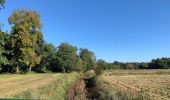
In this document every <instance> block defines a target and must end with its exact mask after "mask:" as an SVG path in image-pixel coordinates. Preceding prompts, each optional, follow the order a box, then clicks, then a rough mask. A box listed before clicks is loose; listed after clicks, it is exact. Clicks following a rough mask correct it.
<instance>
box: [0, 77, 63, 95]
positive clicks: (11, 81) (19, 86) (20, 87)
mask: <svg viewBox="0 0 170 100" xmlns="http://www.w3.org/2000/svg"><path fill="white" fill-rule="evenodd" d="M62 76H63V74H28V75H16V74H14V75H0V84H1V85H0V98H6V97H13V96H14V95H15V94H18V93H21V92H23V91H26V90H31V89H36V88H38V87H42V86H44V85H46V84H48V83H50V82H53V81H56V80H58V79H60V78H61V77H62Z"/></svg>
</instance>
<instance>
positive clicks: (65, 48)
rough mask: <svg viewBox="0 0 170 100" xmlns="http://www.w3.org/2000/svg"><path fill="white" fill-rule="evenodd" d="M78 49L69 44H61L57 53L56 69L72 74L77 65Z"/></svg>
mask: <svg viewBox="0 0 170 100" xmlns="http://www.w3.org/2000/svg"><path fill="white" fill-rule="evenodd" d="M77 57H78V56H77V48H76V47H74V46H72V45H69V44H68V43H61V45H60V46H59V47H58V51H57V53H56V62H57V63H58V64H57V65H58V66H56V67H58V68H57V69H58V70H60V71H65V72H70V71H73V70H74V69H75V66H76V65H77V61H78V60H77Z"/></svg>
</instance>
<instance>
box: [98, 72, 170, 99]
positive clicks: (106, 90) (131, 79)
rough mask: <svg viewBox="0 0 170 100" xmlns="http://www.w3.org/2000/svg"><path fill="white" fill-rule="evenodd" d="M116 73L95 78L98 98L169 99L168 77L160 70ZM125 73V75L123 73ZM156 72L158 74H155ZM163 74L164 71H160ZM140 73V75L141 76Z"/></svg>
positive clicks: (108, 73) (107, 73)
mask: <svg viewBox="0 0 170 100" xmlns="http://www.w3.org/2000/svg"><path fill="white" fill-rule="evenodd" d="M119 72H121V73H120V74H119V73H118V72H116V71H115V72H114V71H113V72H111V71H106V72H104V73H103V74H102V75H100V76H98V77H96V86H97V90H98V91H99V94H100V96H101V97H100V98H103V99H109V100H122V99H123V100H134V99H135V100H168V99H170V89H169V86H170V75H169V74H167V73H166V72H167V71H165V74H161V75H160V74H159V72H160V70H157V71H156V70H153V71H152V70H149V71H147V72H146V73H148V74H143V72H144V71H140V70H137V72H136V71H135V70H132V71H129V72H130V73H127V71H126V70H122V71H121V70H119ZM123 72H125V73H123ZM157 72H158V74H157ZM161 72H164V70H161ZM141 73H142V74H141Z"/></svg>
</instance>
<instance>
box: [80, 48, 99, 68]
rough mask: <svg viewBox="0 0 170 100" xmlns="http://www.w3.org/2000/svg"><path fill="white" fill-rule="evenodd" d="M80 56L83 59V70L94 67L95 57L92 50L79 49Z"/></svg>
mask: <svg viewBox="0 0 170 100" xmlns="http://www.w3.org/2000/svg"><path fill="white" fill-rule="evenodd" d="M80 58H81V59H82V61H83V68H84V70H85V71H87V70H91V69H94V68H95V64H96V57H95V54H94V53H93V52H92V51H89V50H88V49H86V48H85V49H80Z"/></svg>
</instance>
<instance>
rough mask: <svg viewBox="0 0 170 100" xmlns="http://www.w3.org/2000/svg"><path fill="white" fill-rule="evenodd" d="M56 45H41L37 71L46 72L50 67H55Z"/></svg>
mask: <svg viewBox="0 0 170 100" xmlns="http://www.w3.org/2000/svg"><path fill="white" fill-rule="evenodd" d="M55 57H56V47H55V46H54V45H53V44H48V43H45V45H44V47H43V53H42V60H41V63H40V64H39V65H38V66H37V67H36V71H38V72H46V71H49V70H50V67H55V66H56V62H55Z"/></svg>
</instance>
